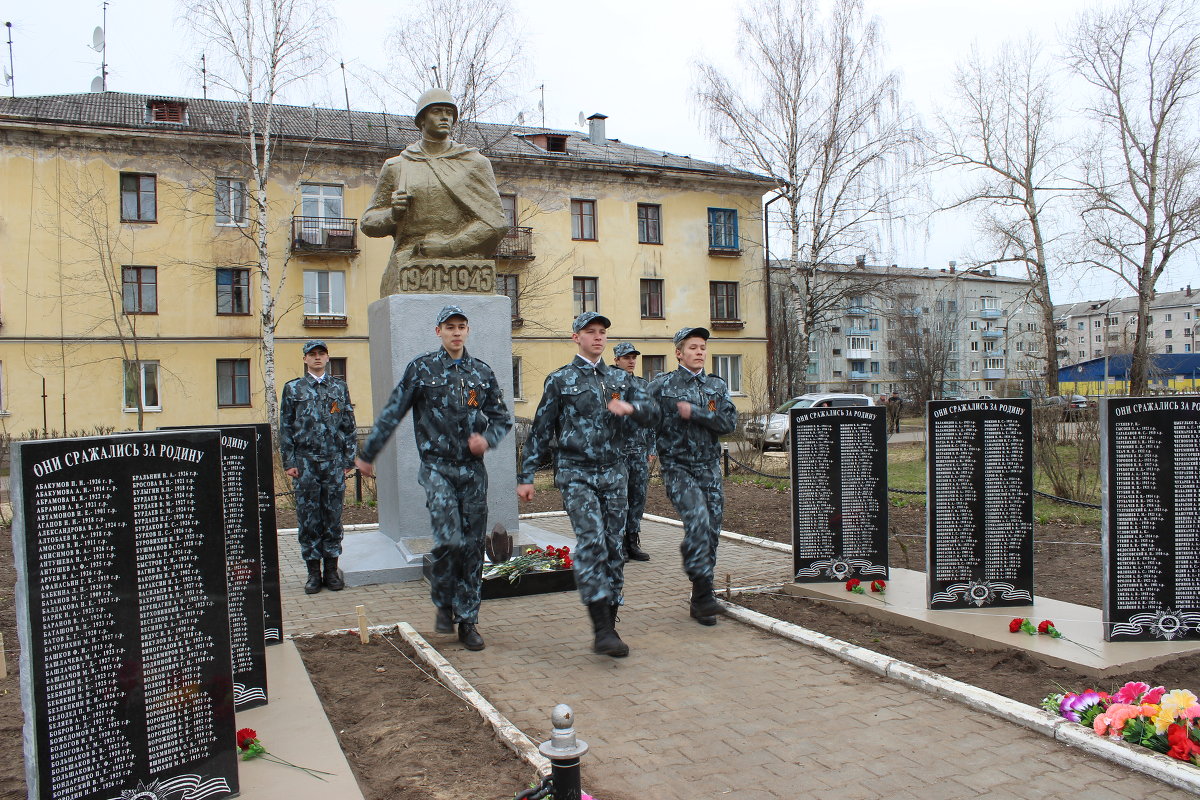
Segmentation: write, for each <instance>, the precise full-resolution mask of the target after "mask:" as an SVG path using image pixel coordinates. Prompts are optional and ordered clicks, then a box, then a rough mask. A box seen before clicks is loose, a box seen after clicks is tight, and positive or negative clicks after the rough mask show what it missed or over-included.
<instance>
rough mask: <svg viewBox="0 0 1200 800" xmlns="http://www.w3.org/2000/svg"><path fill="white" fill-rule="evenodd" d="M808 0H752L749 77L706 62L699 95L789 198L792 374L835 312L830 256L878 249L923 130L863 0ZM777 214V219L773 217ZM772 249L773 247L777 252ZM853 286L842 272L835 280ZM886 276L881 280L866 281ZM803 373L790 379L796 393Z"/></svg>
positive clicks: (738, 155) (742, 25) (715, 124)
mask: <svg viewBox="0 0 1200 800" xmlns="http://www.w3.org/2000/svg"><path fill="white" fill-rule="evenodd" d="M818 12H819V8H818V5H817V4H816V3H810V2H805V0H754V1H753V2H750V3H748V4H747V5H746V7H745V8H744V9H743V11H742V14H741V18H740V22H739V56H740V60H741V62H742V63H743V64H745V65H746V74H745V75H743V76H741V79H740V80H739V81H736V82H735V81H734V79H732V78H730V77H729V76H727V75H725V74H724V73H722V72H721V71H720V70H719V69H718V68H717V67H716V66H714V65H712V64H700V65H699V75H698V86H697V97H698V100H699V102H700V106H701V111H702V114H703V116H704V118H705V122H706V124H707V127H708V131H709V134H710V136H711V137H712V138H713V139H714V140H715V141H716V142H717V143H718V145H719V146H720V147H721V149H722V150H723V153H724V155H725V156H726V157H727V158H728V159H729V160H730V161H732V162H733V163H734V164H735V165H736V166H739V167H743V168H746V169H749V170H752V171H756V172H761V173H765V174H767V175H769V176H770V177H772V178H774V179H775V180H776V181H777V182H778V189H777V191H778V192H779V193H780V194H781V195H782V197H783V200H784V201H785V210H784V211H783V212H782V213H781V218H782V224H783V227H784V228H785V229H786V231H787V233H788V235H789V241H788V244H789V249H788V257H787V259H786V261H787V264H788V273H789V280H790V291H791V303H790V309H789V310H790V313H789V317H790V319H789V322H790V323H791V324H792V326H793V328H794V331H795V340H794V347H793V348H792V353H793V354H794V358H795V360H796V363H795V364H794V365H793V367H792V370H791V372H792V375H793V376H796V377H795V378H794V380H796V381H798V382H799V381H803V380H804V375H805V374H806V372H807V369H808V360H809V356H808V351H809V347H808V339H809V337H810V335H811V334H812V332H813V331H814V330H815V329H816V328H817V327H818V326H819V325H821V324H823V323H824V322H826V321H827V319H826V317H825V314H824V313H823V310H827V309H832V308H836V305H837V304H836V303H825V302H823V301H822V299H821V298H822V296H823V294H824V293H825V292H826V291H827V289H828V288H829V286H830V284H827V283H824V282H823V281H822V280H821V276H820V274H819V271H818V267H819V266H820V265H822V264H827V263H833V262H835V261H837V260H838V259H841V260H843V261H846V260H849V259H848V252H849V251H853V250H861V251H872V250H875V249H876V248H875V246H874V245H875V243H876V242H877V241H878V238H879V232H880V230H881V227H883V226H886V225H887V224H888V223H889V222H890V221H892V220H893V219H895V217H896V215H897V213H898V209H899V206H900V201H901V200H902V199H903V198H904V196H905V194H906V190H907V181H906V177H907V176H908V175H909V174H910V173H909V169H908V168H909V165H910V163H912V161H913V160H915V159H911V156H913V155H914V154H915V149H916V145H917V140H918V131H917V127H916V124H915V121H914V119H913V117H912V116H911V114H910V112H909V111H908V110H907V108H906V107H905V106H904V105H903V104H902V103H901V100H900V91H899V87H900V81H899V77H898V76H897V74H896V73H895V72H892V71H888V70H886V69H884V68H883V66H882V64H881V61H880V59H881V57H882V54H883V41H882V35H881V31H880V27H879V24H878V22H877V21H876V20H873V19H871V20H868V19H865V18H864V13H863V3H862V0H837V1H836V2H835V3H834V4H833V7H832V10H831V12H830V14H829V16H828V17H827V18H822V17H820V16H819V13H818ZM768 222H769V220H768ZM767 257H768V258H770V254H767ZM833 285H834V286H836V287H838V288H836V289H835V291H838V292H844V291H845V286H844V283H841V282H838V283H835V284H833ZM874 288H877V281H871V282H870V284H869V285H864V286H863V287H861V289H860V290H858V291H859V293H863V294H866V293H869V292H870V291H872V289H874ZM797 388H799V387H798V386H797V385H792V386H789V387H788V389H789V393H791V392H795V391H796V389H797Z"/></svg>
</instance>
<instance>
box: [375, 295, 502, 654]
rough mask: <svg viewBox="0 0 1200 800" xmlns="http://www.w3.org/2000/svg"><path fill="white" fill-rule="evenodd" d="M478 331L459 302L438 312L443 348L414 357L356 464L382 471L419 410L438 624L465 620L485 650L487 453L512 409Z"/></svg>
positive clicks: (474, 642)
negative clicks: (474, 338)
mask: <svg viewBox="0 0 1200 800" xmlns="http://www.w3.org/2000/svg"><path fill="white" fill-rule="evenodd" d="M470 330H471V329H470V325H469V323H468V321H467V315H466V314H465V313H463V310H462V309H461V308H459V307H458V306H446V307H445V308H443V309H442V310H441V312H439V313H438V315H437V325H436V327H435V328H434V333H436V334H437V335H438V338H440V339H441V340H442V346H441V348H439V349H437V350H434V351H432V352H429V353H425V354H424V355H421V356H417V357H416V358H414V359H413V360H412V361H410V362H409V363H408V366H407V367H406V368H405V370H404V375H403V376H402V377H401V378H400V383H398V384H397V385H396V388H395V389H393V390H392V395H391V397H390V398H389V399H388V402H387V405H386V406H384V409H383V411H382V412H380V414H379V419H377V420H375V428H374V430H373V431H372V433H371V436H370V438H369V439H367V441H366V442H365V443H364V444H363V446H362V451H361V452H360V453H359V455H358V459H357V460H356V462H355V463H356V464H357V465H358V468H359V469H360V470H362V472H363V474H364V475H374V474H375V466H374V462H375V458H376V457H377V456H378V455H379V451H380V450H382V449H383V446H384V445H385V444H387V441H388V439H390V438H391V436H392V433H393V432H394V431H395V430H396V426H397V425H399V424H400V421H401V420H402V419H404V415H405V414H407V413H408V412H409V410H410V409H411V410H412V412H413V433H414V436H415V438H416V441H417V452H418V454H419V455H420V458H421V468H420V471H419V472H418V475H417V479H418V480H419V481H420V483H421V486H422V487H424V489H425V498H426V507H427V508H428V509H429V520H430V525H431V527H432V529H433V549H432V551H431V553H430V557H431V559H432V562H433V565H432V566H433V568H432V578H431V580H430V590H429V594H430V598H431V599H432V600H433V605H434V607H435V608H436V609H437V614H436V617H435V619H434V630H436V631H437V632H438V633H453V632H454V625H455V623H458V638H459V640H460V641H461V642H462V643H463V644H464V645H465V646H466V648H467V649H468V650H482V649H483V648H484V641H483V636H481V635H480V633H479V631H478V629H477V626H478V624H479V601H480V591H481V589H482V587H483V543H484V535H485V529H486V528H487V490H488V474H487V469H485V468H484V464H483V455H484V453H486V452H487V451H488V450H490V449H491V448H493V447H495V446H496V445H497V444H499V443H500V440H501V439H503V438H504V436H505V434H507V433H508V431H509V428H511V427H512V416H511V415H510V414H509V413H508V407H507V406H506V405H505V404H504V393H503V391H502V390H501V389H500V385H499V383H498V382H497V381H496V375H495V373H493V372H492V368H491V367H490V366H488V365H487V364H486V363H485V362H483V361H481V360H480V359H478V358H472V357H471V355H470V354H468V353H467V349H466V345H467V335H468V334H469V333H470Z"/></svg>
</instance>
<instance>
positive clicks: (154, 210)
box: [121, 172, 158, 222]
mask: <svg viewBox="0 0 1200 800" xmlns="http://www.w3.org/2000/svg"><path fill="white" fill-rule="evenodd" d="M156 185H157V184H156V178H155V177H154V176H153V175H143V174H141V173H136V172H122V173H121V221H122V222H154V221H156V220H157V219H158V202H157V200H156V197H157V194H158V192H157V189H156V188H155V187H156Z"/></svg>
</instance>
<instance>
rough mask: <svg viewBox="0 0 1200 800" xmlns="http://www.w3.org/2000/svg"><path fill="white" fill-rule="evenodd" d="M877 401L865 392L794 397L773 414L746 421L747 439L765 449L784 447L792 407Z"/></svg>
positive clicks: (829, 406) (846, 404) (844, 404)
mask: <svg viewBox="0 0 1200 800" xmlns="http://www.w3.org/2000/svg"><path fill="white" fill-rule="evenodd" d="M873 405H875V401H874V400H872V399H871V398H870V397H869V396H867V395H865V394H840V393H813V394H802V395H800V396H799V397H793V398H792V399H791V400H788V401H787V402H786V403H784V404H783V405H781V406H780V407H779V408H777V409H775V411H774V413H772V414H765V415H763V416H761V417H756V418H755V419H752V420H750V421H749V422H747V423H746V429H745V430H746V439H747V440H748V441H750V442H753V443H754V444H755V445H758V446H761V447H762V448H763V449H764V450H765V449H767V448H769V447H779V448H781V449H782V448H784V447H785V445H786V443H787V438H788V432H789V431H788V411H789V410H790V409H792V408H842V407H845V406H873Z"/></svg>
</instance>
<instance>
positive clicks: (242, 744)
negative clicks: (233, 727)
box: [237, 728, 258, 750]
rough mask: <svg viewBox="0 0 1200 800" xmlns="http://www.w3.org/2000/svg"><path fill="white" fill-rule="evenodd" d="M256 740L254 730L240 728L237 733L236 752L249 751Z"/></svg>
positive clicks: (256, 735) (256, 733)
mask: <svg viewBox="0 0 1200 800" xmlns="http://www.w3.org/2000/svg"><path fill="white" fill-rule="evenodd" d="M256 739H258V731H256V730H254V728H242V729H241V730H240V731H238V732H237V746H238V750H248V749H250V745H252V744H254V742H255V740H256Z"/></svg>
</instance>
